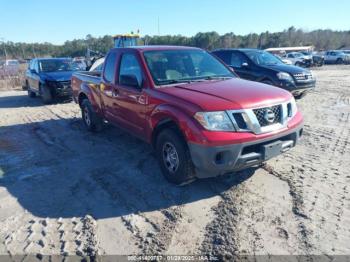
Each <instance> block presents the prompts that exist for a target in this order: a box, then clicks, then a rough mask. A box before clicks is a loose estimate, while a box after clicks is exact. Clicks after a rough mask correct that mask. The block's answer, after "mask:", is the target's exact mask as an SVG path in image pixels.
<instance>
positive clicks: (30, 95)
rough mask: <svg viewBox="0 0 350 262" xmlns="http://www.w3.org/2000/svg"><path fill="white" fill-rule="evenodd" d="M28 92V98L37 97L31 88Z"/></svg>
mask: <svg viewBox="0 0 350 262" xmlns="http://www.w3.org/2000/svg"><path fill="white" fill-rule="evenodd" d="M27 92H28V96H29V97H30V98H34V97H36V94H35V92H33V91H32V90H30V88H28V90H27Z"/></svg>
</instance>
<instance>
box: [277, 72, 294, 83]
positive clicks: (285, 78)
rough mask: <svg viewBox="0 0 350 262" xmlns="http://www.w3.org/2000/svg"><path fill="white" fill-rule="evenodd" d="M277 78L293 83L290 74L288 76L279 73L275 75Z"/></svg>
mask: <svg viewBox="0 0 350 262" xmlns="http://www.w3.org/2000/svg"><path fill="white" fill-rule="evenodd" d="M277 78H278V79H279V80H287V81H290V82H293V81H294V80H293V78H292V76H291V75H290V74H288V73H285V72H279V73H277Z"/></svg>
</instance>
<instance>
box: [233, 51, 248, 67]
mask: <svg viewBox="0 0 350 262" xmlns="http://www.w3.org/2000/svg"><path fill="white" fill-rule="evenodd" d="M247 62H248V61H247V59H246V58H245V57H244V56H243V55H242V54H240V53H236V52H233V53H232V56H231V63H230V65H231V66H233V67H238V68H240V67H242V64H243V63H247Z"/></svg>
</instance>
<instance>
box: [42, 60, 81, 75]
mask: <svg viewBox="0 0 350 262" xmlns="http://www.w3.org/2000/svg"><path fill="white" fill-rule="evenodd" d="M39 67H40V72H57V71H76V70H79V68H77V66H74V65H73V63H72V61H71V60H64V59H48V60H40V61H39Z"/></svg>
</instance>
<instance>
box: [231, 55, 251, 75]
mask: <svg viewBox="0 0 350 262" xmlns="http://www.w3.org/2000/svg"><path fill="white" fill-rule="evenodd" d="M230 67H232V68H233V69H234V71H235V72H236V73H237V74H238V75H239V76H240V77H241V78H243V79H247V80H251V81H256V80H257V77H256V75H255V73H254V70H253V64H252V62H250V61H249V60H248V59H247V58H246V57H245V56H244V55H243V54H241V53H240V52H232V53H231V59H230Z"/></svg>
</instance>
